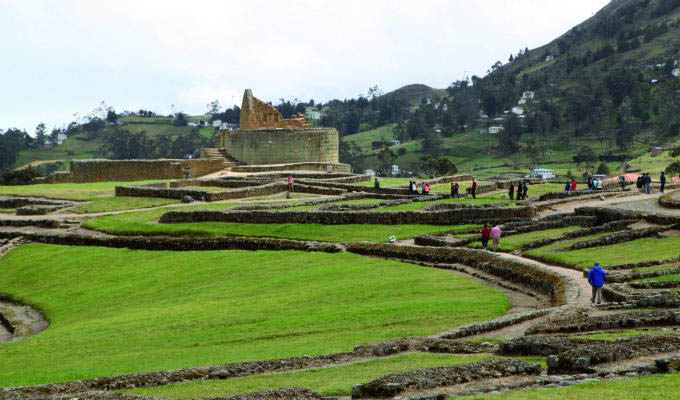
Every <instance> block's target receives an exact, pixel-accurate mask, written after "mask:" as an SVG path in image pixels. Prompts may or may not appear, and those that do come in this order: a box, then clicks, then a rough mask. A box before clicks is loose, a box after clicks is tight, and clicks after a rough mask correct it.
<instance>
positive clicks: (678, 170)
mask: <svg viewBox="0 0 680 400" xmlns="http://www.w3.org/2000/svg"><path fill="white" fill-rule="evenodd" d="M666 173H667V174H668V175H680V161H673V162H672V163H670V164H669V165H668V167H666Z"/></svg>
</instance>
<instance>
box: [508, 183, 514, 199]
mask: <svg viewBox="0 0 680 400" xmlns="http://www.w3.org/2000/svg"><path fill="white" fill-rule="evenodd" d="M514 196H515V182H510V189H509V190H508V197H509V198H510V200H513V197H514Z"/></svg>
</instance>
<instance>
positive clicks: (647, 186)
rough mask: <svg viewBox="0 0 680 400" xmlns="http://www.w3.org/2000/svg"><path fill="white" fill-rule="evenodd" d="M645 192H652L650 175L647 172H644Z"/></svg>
mask: <svg viewBox="0 0 680 400" xmlns="http://www.w3.org/2000/svg"><path fill="white" fill-rule="evenodd" d="M645 192H646V193H647V194H650V193H652V176H651V175H649V173H646V174H645Z"/></svg>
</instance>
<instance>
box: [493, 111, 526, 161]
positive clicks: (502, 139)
mask: <svg viewBox="0 0 680 400" xmlns="http://www.w3.org/2000/svg"><path fill="white" fill-rule="evenodd" d="M522 131H523V128H522V122H521V121H520V119H519V118H518V117H517V116H516V115H514V114H513V115H511V116H510V118H508V119H507V120H506V121H505V124H504V126H503V130H501V131H500V132H499V133H498V143H499V144H500V146H501V150H502V151H503V152H505V153H514V152H516V151H517V150H518V149H519V139H520V138H521V137H522Z"/></svg>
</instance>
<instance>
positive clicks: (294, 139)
mask: <svg viewBox="0 0 680 400" xmlns="http://www.w3.org/2000/svg"><path fill="white" fill-rule="evenodd" d="M217 135H218V136H219V139H218V140H219V141H220V142H221V143H220V144H223V147H224V149H225V150H226V152H227V153H229V155H230V156H231V157H233V158H235V159H236V160H238V161H240V162H244V163H246V164H255V165H262V164H291V163H303V162H305V163H306V162H316V163H336V164H337V163H338V159H339V157H338V131H336V130H335V129H334V128H310V129H259V130H251V131H247V130H242V131H235V132H230V131H220V132H218V134H217ZM325 168H326V166H325V165H324V166H323V169H324V170H325Z"/></svg>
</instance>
